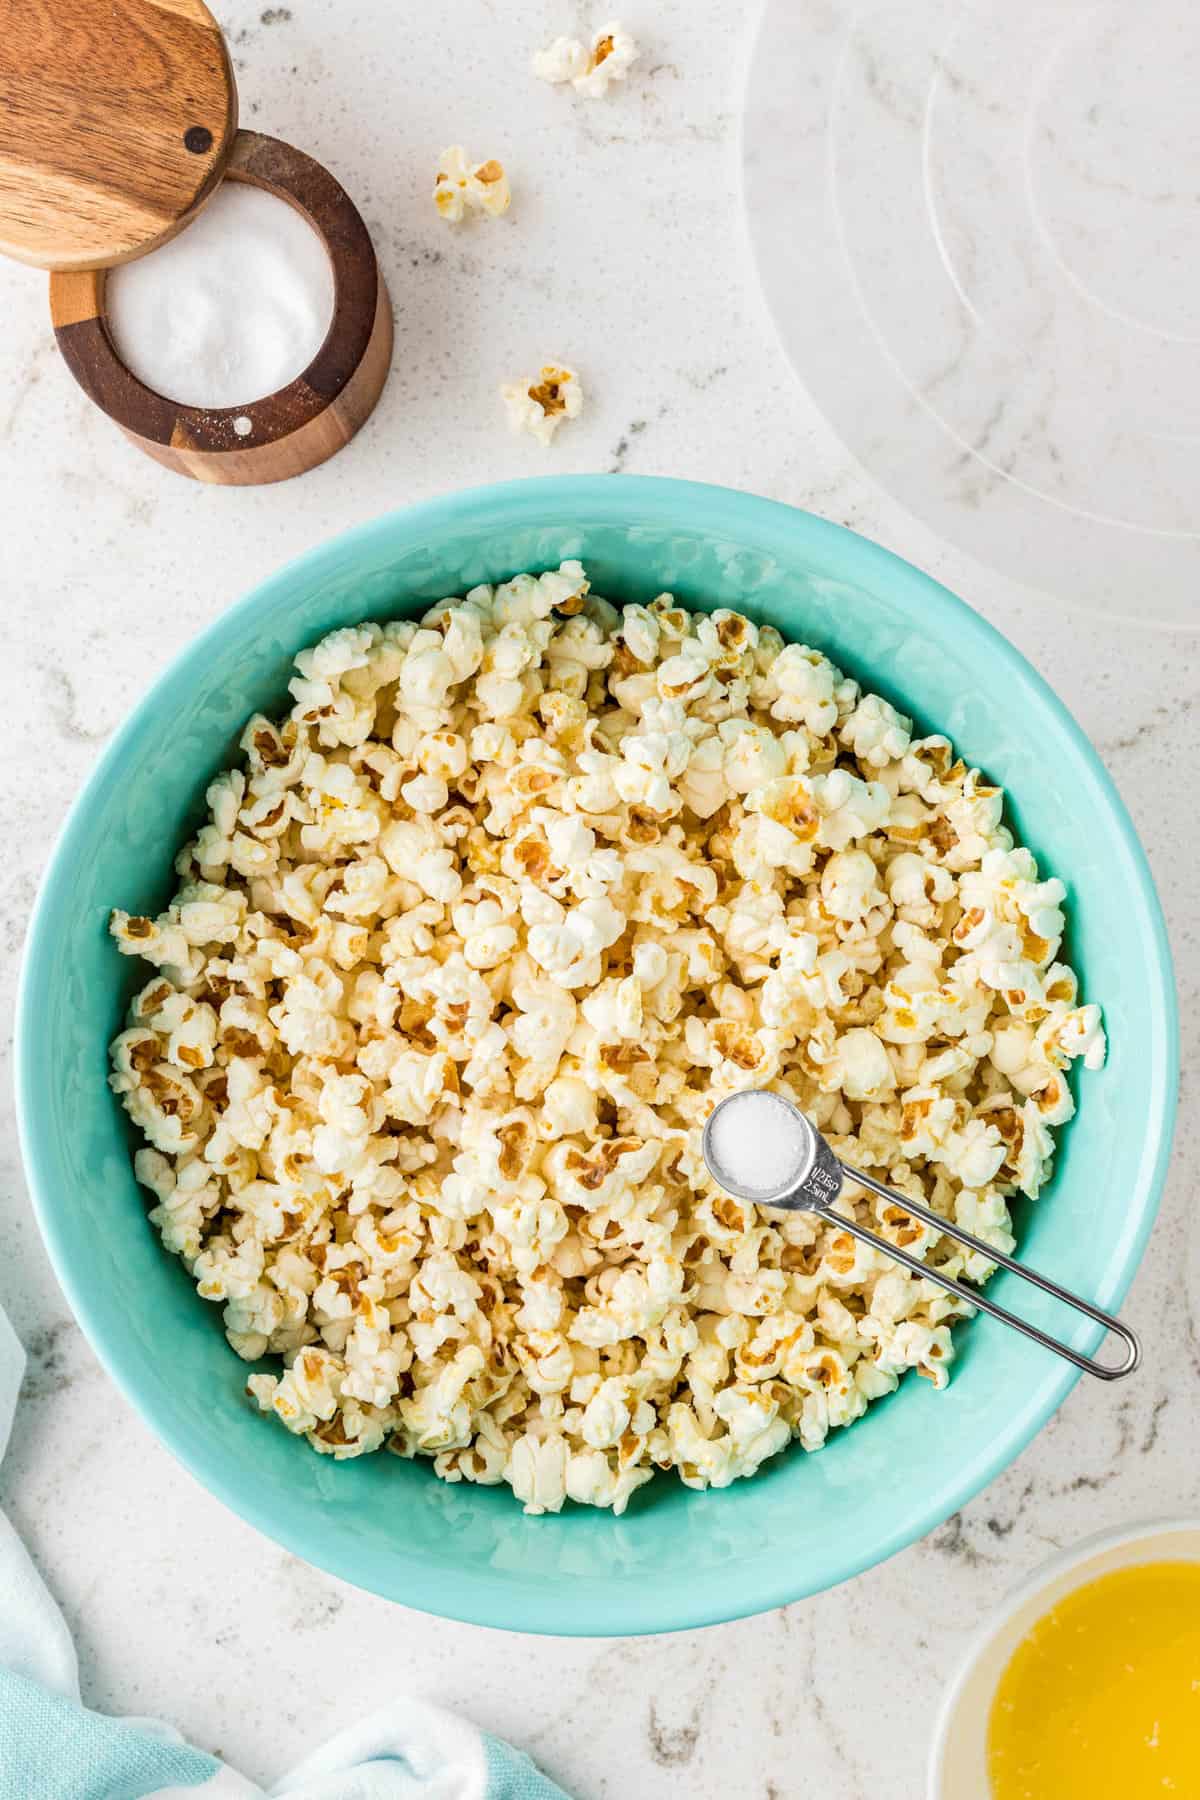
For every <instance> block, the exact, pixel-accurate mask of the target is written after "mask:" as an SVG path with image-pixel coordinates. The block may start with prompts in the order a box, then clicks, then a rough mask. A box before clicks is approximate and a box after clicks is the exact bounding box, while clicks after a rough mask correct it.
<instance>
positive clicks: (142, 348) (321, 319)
mask: <svg viewBox="0 0 1200 1800" xmlns="http://www.w3.org/2000/svg"><path fill="white" fill-rule="evenodd" d="M105 297H106V310H107V314H108V326H109V331H110V333H111V335H112V340H113V343H114V345H115V347H116V350H117V354H118V356H120V358H121V360H122V361H123V362H124V363H125V365H126V367H127V368H128V369H130V370H132V372H133V373H134V374H135V375H136V376H137V378H138V380H139V381H141V382H144V383H145V385H146V386H147V387H149V388H153V389H154V391H155V393H157V394H163V395H164V396H165V397H166V398H167V399H168V400H177V401H179V402H181V403H182V404H183V405H185V406H238V405H241V404H242V403H244V402H247V401H252V400H260V399H262V398H263V397H264V395H266V394H273V393H274V392H275V390H276V389H277V388H281V387H285V386H286V385H287V383H288V382H289V381H294V380H295V378H296V376H297V375H299V374H300V373H301V371H302V370H303V369H305V368H306V367H307V366H308V364H309V363H310V362H311V361H312V359H313V357H314V355H315V354H316V352H317V351H318V349H319V348H320V346H321V343H322V340H323V339H324V336H325V333H326V332H327V331H328V329H329V322H330V320H331V319H332V317H333V268H332V266H331V264H330V261H329V257H328V255H327V254H326V250H325V246H324V245H323V244H322V242H321V240H320V238H319V237H318V236H317V234H316V232H315V231H314V230H313V228H312V226H311V225H310V224H309V223H308V221H307V219H305V218H303V217H302V215H301V214H300V213H298V212H297V211H296V210H295V208H294V207H292V206H289V205H288V204H287V202H286V201H285V200H280V199H278V198H277V196H276V195H274V194H268V193H265V192H264V190H263V189H262V188H256V187H251V186H250V185H249V184H248V183H247V182H244V181H225V182H222V184H221V186H220V187H219V188H218V189H217V191H216V193H215V194H214V195H213V197H212V199H211V200H210V201H209V202H208V204H207V205H206V206H205V207H204V208H203V209H202V210H201V211H200V212H199V213H198V214H197V215H196V217H195V218H194V219H193V220H192V222H191V224H190V225H185V226H184V228H183V230H182V231H181V232H180V233H179V235H178V236H177V237H173V238H172V239H171V241H170V242H169V243H167V244H163V245H162V246H161V247H160V248H159V249H157V250H152V251H151V252H150V254H149V255H148V256H142V257H139V258H138V259H137V261H136V262H131V263H123V264H122V265H121V267H120V268H117V269H113V270H111V271H110V273H109V275H108V278H107V282H106V285H105Z"/></svg>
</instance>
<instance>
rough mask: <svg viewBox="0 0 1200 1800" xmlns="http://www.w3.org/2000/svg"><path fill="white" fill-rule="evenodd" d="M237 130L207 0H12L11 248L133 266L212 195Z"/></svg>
mask: <svg viewBox="0 0 1200 1800" xmlns="http://www.w3.org/2000/svg"><path fill="white" fill-rule="evenodd" d="M236 130H237V88H236V86H235V83H234V78H233V71H232V69H231V68H230V64H229V57H228V55H227V53H226V50H225V43H224V39H223V38H222V36H221V31H220V27H219V26H218V24H217V22H216V20H215V19H214V18H213V16H212V14H211V13H210V12H209V10H208V8H207V7H206V6H205V5H204V4H203V0H0V253H3V254H4V255H6V256H14V257H16V258H17V260H18V261H19V262H27V263H34V264H36V265H37V267H39V268H42V269H101V268H108V267H110V266H111V265H112V264H114V263H122V262H130V261H132V260H133V258H134V257H137V256H141V255H143V254H144V253H145V252H146V251H147V250H153V249H154V248H155V246H156V245H158V244H161V243H164V242H165V241H166V240H167V239H168V238H170V237H174V235H175V233H176V232H177V231H178V230H179V229H180V228H181V226H183V225H185V224H186V223H187V221H188V219H189V218H190V217H191V216H192V214H193V213H194V212H195V211H196V210H197V209H198V208H199V207H200V206H202V205H203V204H204V202H205V200H206V199H207V198H208V196H209V194H210V193H211V192H212V191H213V189H214V188H215V187H216V186H217V183H218V182H219V181H220V179H221V175H222V173H223V171H224V167H225V160H226V157H227V156H228V154H229V150H230V147H231V145H232V143H233V138H234V134H235V132H236Z"/></svg>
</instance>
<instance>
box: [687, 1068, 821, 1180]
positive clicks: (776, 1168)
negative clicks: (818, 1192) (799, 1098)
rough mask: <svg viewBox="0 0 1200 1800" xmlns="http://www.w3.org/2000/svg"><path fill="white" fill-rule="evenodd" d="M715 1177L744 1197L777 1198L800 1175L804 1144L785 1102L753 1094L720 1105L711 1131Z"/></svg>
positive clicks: (760, 1092)
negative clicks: (745, 1195) (767, 1196)
mask: <svg viewBox="0 0 1200 1800" xmlns="http://www.w3.org/2000/svg"><path fill="white" fill-rule="evenodd" d="M708 1148H709V1153H710V1156H711V1158H712V1169H713V1174H714V1175H716V1176H717V1179H718V1180H720V1179H721V1176H722V1175H726V1176H728V1178H729V1181H730V1183H731V1184H732V1186H733V1187H734V1188H736V1189H737V1190H738V1191H739V1192H740V1193H743V1194H754V1195H758V1194H762V1195H766V1194H779V1193H782V1192H783V1191H784V1190H785V1189H787V1188H788V1187H790V1186H792V1184H793V1183H794V1182H795V1181H796V1180H797V1178H798V1177H799V1176H800V1175H802V1174H803V1172H804V1166H805V1162H806V1160H807V1157H808V1148H809V1144H808V1139H807V1137H806V1135H805V1131H804V1127H803V1125H802V1124H801V1122H800V1120H799V1119H798V1118H797V1117H796V1115H795V1113H793V1111H792V1109H791V1107H790V1106H789V1105H788V1104H787V1102H786V1101H784V1100H782V1099H780V1098H779V1096H778V1095H775V1094H771V1093H768V1092H767V1091H766V1090H765V1089H761V1088H760V1089H751V1090H749V1091H748V1092H746V1093H744V1094H736V1095H733V1096H731V1097H730V1098H729V1099H728V1100H726V1101H724V1102H723V1104H722V1105H721V1107H720V1108H719V1110H718V1111H717V1112H715V1113H714V1114H713V1117H712V1120H711V1122H710V1125H709V1132H708Z"/></svg>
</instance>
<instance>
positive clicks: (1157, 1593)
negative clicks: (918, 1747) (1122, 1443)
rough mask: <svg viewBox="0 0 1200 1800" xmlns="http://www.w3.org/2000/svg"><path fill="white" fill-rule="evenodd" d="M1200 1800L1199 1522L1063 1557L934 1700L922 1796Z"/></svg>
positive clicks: (1004, 1614)
mask: <svg viewBox="0 0 1200 1800" xmlns="http://www.w3.org/2000/svg"><path fill="white" fill-rule="evenodd" d="M1173 1794H1174V1795H1179V1796H1181V1797H1182V1796H1184V1795H1187V1796H1189V1800H1195V1796H1196V1795H1198V1794H1200V1521H1186V1520H1185V1521H1181V1520H1166V1521H1162V1522H1161V1523H1156V1524H1149V1525H1145V1524H1143V1525H1137V1526H1131V1527H1127V1528H1125V1529H1123V1530H1121V1531H1117V1532H1111V1533H1108V1534H1106V1535H1105V1536H1104V1537H1101V1538H1094V1539H1091V1540H1090V1541H1089V1542H1087V1543H1085V1544H1082V1545H1079V1546H1077V1547H1076V1548H1074V1549H1072V1550H1070V1551H1066V1552H1064V1554H1063V1555H1061V1556H1059V1557H1057V1558H1055V1560H1054V1561H1053V1562H1051V1563H1050V1564H1048V1565H1046V1566H1045V1567H1043V1568H1042V1569H1040V1570H1039V1571H1038V1572H1037V1573H1036V1574H1035V1575H1034V1576H1033V1577H1032V1578H1031V1580H1029V1581H1028V1582H1027V1583H1025V1585H1024V1586H1023V1587H1021V1588H1020V1589H1019V1590H1018V1591H1017V1592H1016V1593H1014V1594H1012V1595H1011V1596H1010V1597H1009V1598H1008V1600H1007V1601H1006V1602H1005V1603H1004V1605H1003V1606H1002V1607H1001V1608H1000V1610H999V1611H998V1612H997V1613H996V1614H995V1615H994V1616H993V1618H992V1619H990V1620H989V1622H988V1623H987V1624H986V1625H985V1627H984V1629H983V1630H982V1632H981V1633H980V1634H979V1636H978V1637H977V1638H976V1639H975V1641H974V1643H973V1644H972V1646H971V1648H970V1650H969V1652H968V1654H967V1657H966V1660H965V1662H964V1665H963V1667H962V1668H961V1669H960V1671H959V1673H958V1675H957V1677H956V1678H955V1680H954V1682H953V1683H952V1685H951V1687H950V1690H949V1692H948V1693H947V1695H946V1698H945V1700H944V1702H943V1705H942V1711H941V1716H940V1718H939V1720H938V1725H937V1730H936V1732H935V1737H934V1744H933V1752H932V1755H931V1758H930V1768H929V1787H928V1795H929V1800H968V1797H969V1800H1110V1797H1111V1800H1117V1797H1118V1796H1119V1800H1167V1797H1168V1796H1170V1795H1173Z"/></svg>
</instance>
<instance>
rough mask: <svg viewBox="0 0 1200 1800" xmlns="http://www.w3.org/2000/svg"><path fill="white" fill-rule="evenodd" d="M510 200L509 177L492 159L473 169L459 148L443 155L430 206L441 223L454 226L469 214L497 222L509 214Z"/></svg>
mask: <svg viewBox="0 0 1200 1800" xmlns="http://www.w3.org/2000/svg"><path fill="white" fill-rule="evenodd" d="M511 199H512V195H511V194H510V193H509V190H508V176H507V175H506V174H505V173H504V169H503V167H502V166H501V164H500V163H498V162H497V161H496V159H495V157H489V158H488V160H487V161H486V162H481V163H475V164H473V165H472V164H470V163H468V161H467V153H466V151H465V150H464V149H463V147H462V145H461V144H451V145H450V148H449V149H448V150H443V151H442V154H441V156H440V157H439V158H438V166H437V175H436V176H435V178H434V183H433V204H434V205H435V206H436V207H437V209H438V211H439V212H440V213H441V215H442V217H443V219H449V221H450V223H451V224H452V225H457V224H458V223H459V221H460V220H462V219H464V218H465V217H466V215H467V214H468V213H469V212H477V213H487V214H488V215H489V216H490V217H491V218H493V219H495V218H499V216H500V214H501V213H503V212H507V211H508V204H509V201H510V200H511Z"/></svg>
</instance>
